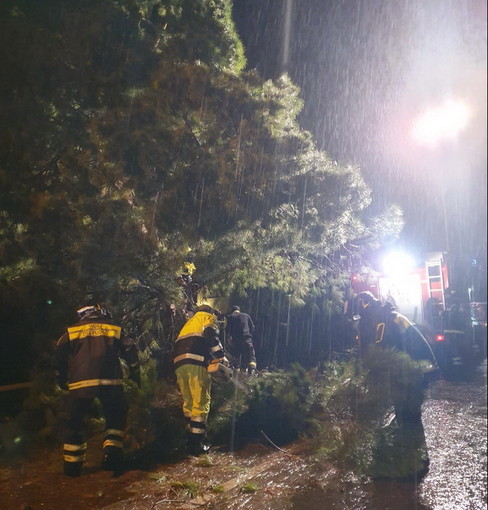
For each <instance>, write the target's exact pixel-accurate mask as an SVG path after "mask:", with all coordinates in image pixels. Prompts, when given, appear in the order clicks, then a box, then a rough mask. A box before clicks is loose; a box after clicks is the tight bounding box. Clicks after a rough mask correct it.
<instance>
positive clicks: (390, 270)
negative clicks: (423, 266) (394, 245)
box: [383, 251, 415, 277]
mask: <svg viewBox="0 0 488 510" xmlns="http://www.w3.org/2000/svg"><path fill="white" fill-rule="evenodd" d="M414 267H415V262H414V259H413V258H412V257H411V256H410V255H409V254H408V253H405V252H402V251H392V252H390V253H387V254H386V255H385V256H384V257H383V273H384V274H385V275H387V276H392V277H395V276H401V275H404V274H406V273H408V272H409V271H411V270H412V269H413V268H414Z"/></svg>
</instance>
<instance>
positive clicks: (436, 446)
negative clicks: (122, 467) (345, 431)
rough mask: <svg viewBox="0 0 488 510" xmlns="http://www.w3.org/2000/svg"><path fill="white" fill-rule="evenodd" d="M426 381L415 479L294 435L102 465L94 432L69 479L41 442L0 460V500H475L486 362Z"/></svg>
mask: <svg viewBox="0 0 488 510" xmlns="http://www.w3.org/2000/svg"><path fill="white" fill-rule="evenodd" d="M458 375H459V376H460V377H457V378H454V379H453V380H440V381H437V382H436V383H434V384H433V385H432V387H431V389H430V390H429V393H428V398H427V400H426V402H425V404H424V408H423V423H424V428H425V434H426V440H427V446H428V449H429V455H430V469H429V472H428V474H427V475H426V476H425V477H424V479H423V480H419V481H418V482H415V481H412V482H402V483H394V482H377V483H372V482H369V481H367V480H364V479H360V478H358V477H356V476H354V475H353V474H351V473H344V472H340V471H339V470H337V468H336V467H334V466H333V465H327V464H323V463H318V462H316V461H314V460H313V457H312V456H311V455H310V454H309V452H308V450H307V444H306V443H305V442H299V443H295V444H292V445H289V446H287V447H286V448H284V449H283V450H278V449H276V448H274V447H273V446H271V445H269V444H266V445H265V444H254V445H250V446H248V447H247V448H246V449H245V450H243V451H240V452H235V453H229V452H212V453H211V454H210V455H208V456H202V457H200V458H194V457H189V458H186V459H183V460H181V461H180V462H175V463H174V464H168V465H159V466H153V468H152V469H148V470H131V471H128V472H126V473H124V474H123V475H121V476H120V477H118V478H113V477H112V476H111V474H110V473H108V472H103V471H100V469H99V464H100V450H99V446H100V445H99V444H98V443H99V442H100V439H97V438H95V439H94V440H92V442H91V443H90V444H89V450H88V452H89V455H88V459H87V463H86V466H85V472H84V474H83V476H82V477H81V478H77V479H67V478H65V477H64V476H63V475H62V473H61V456H60V452H53V451H52V450H51V451H48V450H46V451H45V452H42V454H41V455H38V456H37V457H36V458H35V459H33V460H30V461H26V460H25V459H24V458H23V457H19V458H17V459H16V460H13V461H12V462H10V463H8V464H4V465H3V467H1V468H0V507H1V508H2V509H5V510H40V509H48V510H78V509H95V508H100V509H101V508H103V509H107V510H132V509H137V510H149V509H159V510H166V509H172V510H180V509H181V510H183V509H194V508H208V509H215V510H224V509H226V510H237V509H246V510H264V509H266V510H322V509H327V510H478V509H480V510H481V509H484V508H486V502H487V501H486V498H487V464H486V462H487V408H486V363H484V364H483V365H482V366H480V367H478V368H477V369H476V370H475V369H473V370H471V371H468V372H465V373H462V374H458Z"/></svg>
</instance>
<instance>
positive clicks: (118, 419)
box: [63, 385, 128, 469]
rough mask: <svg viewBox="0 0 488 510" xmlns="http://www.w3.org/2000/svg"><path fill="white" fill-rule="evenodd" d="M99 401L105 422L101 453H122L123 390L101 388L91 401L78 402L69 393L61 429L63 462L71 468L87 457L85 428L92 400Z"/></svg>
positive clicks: (79, 464)
mask: <svg viewBox="0 0 488 510" xmlns="http://www.w3.org/2000/svg"><path fill="white" fill-rule="evenodd" d="M95 396H97V397H98V398H99V399H100V402H101V404H102V409H103V416H104V418H105V440H104V443H103V449H104V451H106V452H110V451H114V450H115V451H118V452H122V441H123V434H124V429H125V426H126V420H127V410H128V406H127V402H126V399H125V395H124V390H123V388H122V386H121V385H120V386H100V387H99V388H98V391H97V394H96V395H94V396H93V397H88V398H86V397H85V398H79V397H76V396H74V395H73V393H70V395H69V397H68V401H67V408H66V411H67V419H66V422H65V426H64V433H63V439H64V446H63V449H64V461H65V466H66V464H70V465H71V466H73V467H74V466H78V467H79V468H80V469H81V465H82V464H83V461H84V460H85V454H86V439H85V436H86V424H85V420H86V417H87V416H88V414H89V411H90V408H91V406H92V404H93V400H94V398H95Z"/></svg>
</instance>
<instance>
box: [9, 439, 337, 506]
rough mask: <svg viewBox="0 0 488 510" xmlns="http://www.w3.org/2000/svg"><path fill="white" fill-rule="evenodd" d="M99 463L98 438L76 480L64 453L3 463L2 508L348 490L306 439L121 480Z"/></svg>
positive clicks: (223, 500) (281, 502)
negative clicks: (65, 470) (68, 473)
mask: <svg viewBox="0 0 488 510" xmlns="http://www.w3.org/2000/svg"><path fill="white" fill-rule="evenodd" d="M100 462H101V454H100V444H97V440H96V439H94V440H92V441H91V442H90V443H89V450H88V456H87V461H86V463H85V466H84V472H83V474H82V476H81V477H79V478H67V477H65V476H64V475H63V473H62V457H61V452H60V451H53V450H46V451H39V452H38V454H37V455H36V456H35V458H33V459H30V460H25V458H18V459H16V460H14V461H13V462H10V463H9V464H8V465H7V464H6V463H4V465H3V466H1V467H0V502H1V503H0V506H1V508H2V509H4V510H41V509H48V510H76V509H95V508H97V509H100V508H103V509H107V510H129V509H138V510H146V509H147V510H149V509H159V510H163V509H172V510H180V509H193V508H214V509H239V508H246V509H253V508H254V509H263V508H268V509H276V510H278V509H280V510H282V509H283V508H286V507H287V506H289V500H290V498H291V497H292V495H296V493H297V492H300V491H302V490H303V491H307V490H310V489H311V488H317V489H319V488H321V489H324V488H325V484H327V487H328V491H333V492H334V491H338V494H340V492H342V491H344V474H343V473H342V474H340V473H339V472H338V471H337V469H336V468H334V467H333V466H330V465H323V464H322V465H321V464H318V463H317V461H315V460H314V458H313V456H311V455H310V452H309V449H308V446H307V444H306V443H305V442H298V443H294V444H291V445H288V446H287V447H286V448H283V449H281V450H280V449H278V448H275V447H274V446H272V445H265V444H264V441H263V444H252V445H248V446H247V447H246V448H245V449H243V450H241V451H238V452H233V453H230V452H225V451H212V450H211V451H210V453H209V454H207V455H202V456H200V457H184V458H182V459H180V460H179V461H178V462H174V463H170V464H161V465H154V466H151V467H150V468H146V469H144V470H143V469H129V470H127V471H126V472H125V473H123V474H122V475H120V476H118V477H114V476H113V475H112V473H110V472H106V471H102V470H101V469H100ZM339 477H340V478H341V479H342V482H341V483H339ZM336 482H337V483H336Z"/></svg>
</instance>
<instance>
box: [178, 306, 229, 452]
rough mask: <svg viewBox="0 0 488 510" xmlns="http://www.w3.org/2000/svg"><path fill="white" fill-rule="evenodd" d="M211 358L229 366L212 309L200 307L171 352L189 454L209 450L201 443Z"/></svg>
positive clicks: (189, 320)
mask: <svg viewBox="0 0 488 510" xmlns="http://www.w3.org/2000/svg"><path fill="white" fill-rule="evenodd" d="M212 359H219V360H221V361H222V362H223V363H224V364H228V361H227V358H226V357H225V354H224V350H223V348H222V345H221V343H220V340H219V323H218V320H217V317H216V315H215V314H214V310H213V309H212V308H211V307H210V306H208V305H201V306H199V307H197V309H196V313H195V315H194V316H193V317H191V318H190V319H188V321H187V322H186V324H185V325H184V326H183V328H182V329H181V331H180V333H179V335H178V337H177V338H176V341H175V345H174V350H173V363H174V368H175V372H176V380H177V383H178V387H179V389H180V392H181V396H182V398H183V415H184V417H185V420H186V423H187V426H188V451H189V453H190V454H192V455H199V454H200V453H203V452H204V451H206V449H208V448H207V447H205V446H204V444H203V440H204V437H205V433H206V430H207V418H208V413H209V411H210V389H211V381H212V379H211V376H210V374H209V373H208V371H207V367H208V364H209V362H210V360H212Z"/></svg>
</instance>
